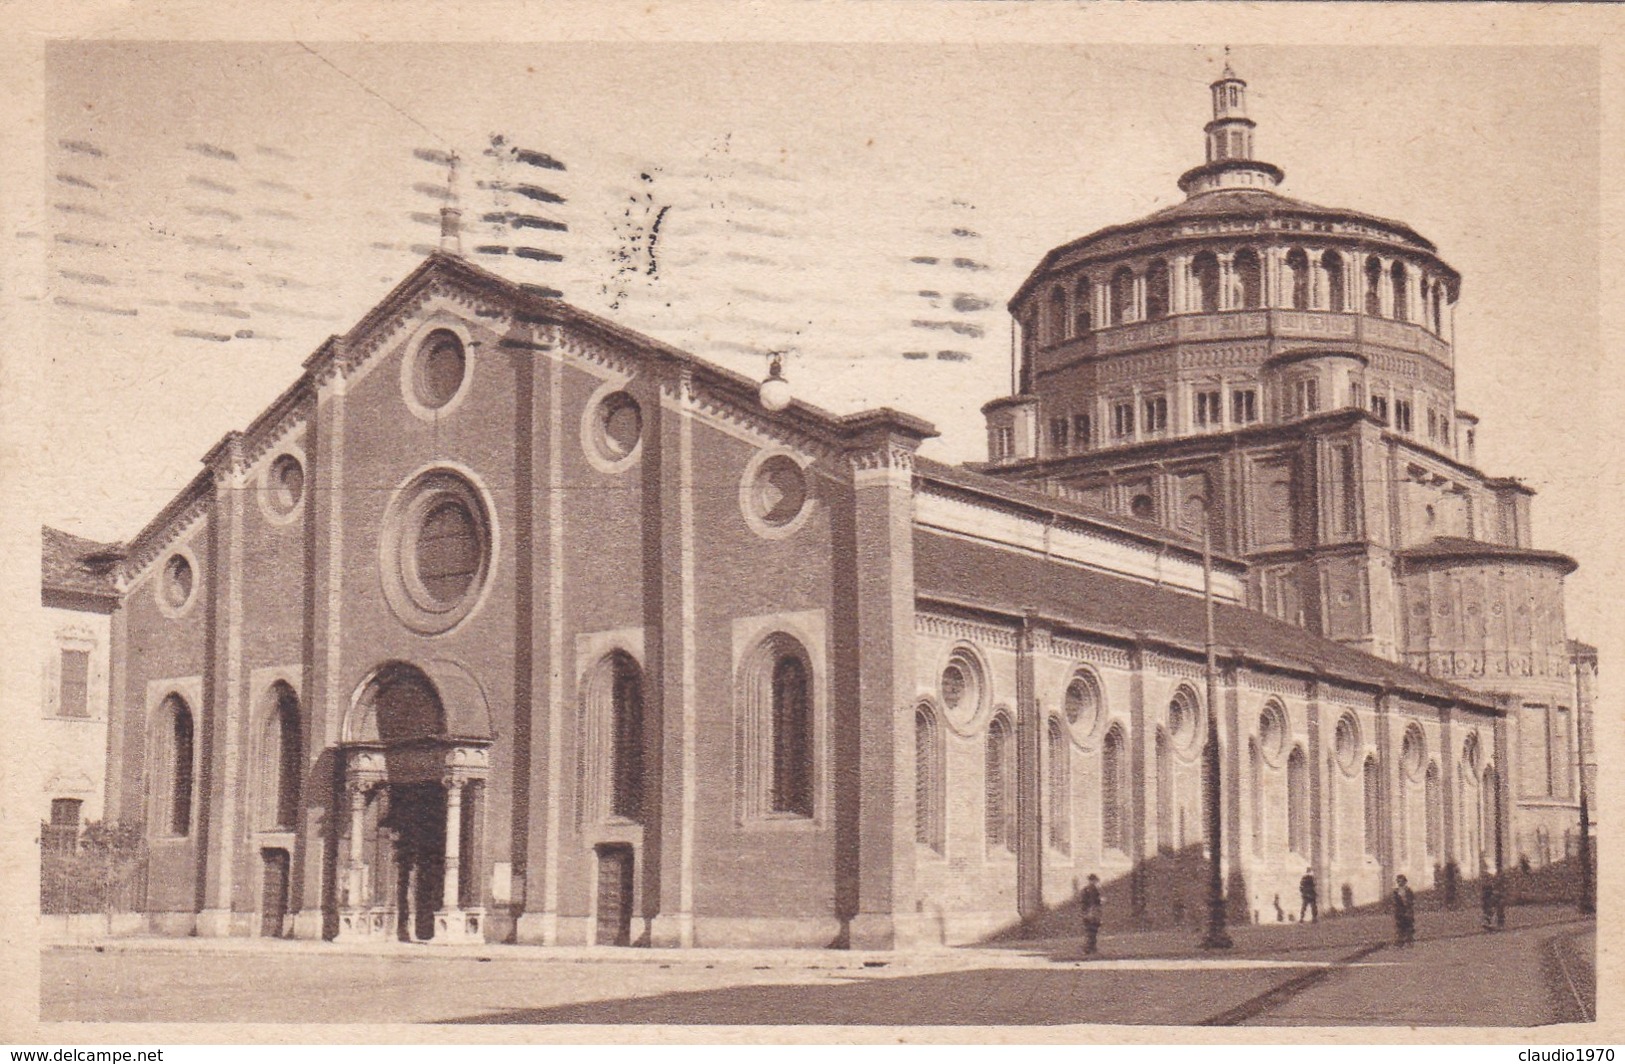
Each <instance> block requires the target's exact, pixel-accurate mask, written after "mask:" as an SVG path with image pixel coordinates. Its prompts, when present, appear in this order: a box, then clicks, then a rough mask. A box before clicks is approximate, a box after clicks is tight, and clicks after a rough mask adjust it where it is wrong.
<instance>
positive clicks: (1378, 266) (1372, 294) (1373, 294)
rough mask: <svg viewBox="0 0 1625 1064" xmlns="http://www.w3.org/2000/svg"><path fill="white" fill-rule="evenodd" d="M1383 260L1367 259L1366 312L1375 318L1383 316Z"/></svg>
mask: <svg viewBox="0 0 1625 1064" xmlns="http://www.w3.org/2000/svg"><path fill="white" fill-rule="evenodd" d="M1382 276H1383V275H1382V260H1380V259H1376V258H1369V259H1366V260H1365V312H1366V314H1368V315H1369V316H1371V317H1373V318H1380V317H1382Z"/></svg>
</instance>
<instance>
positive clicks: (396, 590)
mask: <svg viewBox="0 0 1625 1064" xmlns="http://www.w3.org/2000/svg"><path fill="white" fill-rule="evenodd" d="M381 549H382V557H381V558H380V564H381V566H382V570H383V576H384V590H385V594H386V596H387V597H388V599H389V602H390V605H391V606H392V607H393V608H394V609H395V612H396V614H397V615H398V616H399V617H400V618H401V619H402V620H403V621H405V622H406V624H407V625H408V627H411V628H413V629H415V630H417V631H420V632H427V633H431V634H434V633H439V632H444V631H448V630H450V629H451V628H452V627H453V626H455V625H456V624H457V623H458V622H460V621H461V620H462V619H463V618H464V617H466V616H468V614H469V613H470V612H472V610H473V609H474V606H475V605H476V604H477V603H478V602H479V599H480V593H481V592H482V591H484V589H485V585H486V578H487V576H488V575H489V572H490V568H491V554H492V539H491V519H490V515H489V513H488V512H487V510H486V507H485V503H484V500H483V499H482V498H481V496H480V493H479V491H478V490H477V489H475V487H474V486H473V485H472V484H470V483H469V482H468V481H467V480H465V479H463V478H462V477H461V476H459V475H457V474H455V473H452V472H450V471H447V470H435V471H433V472H430V473H426V474H424V475H422V476H420V477H418V478H417V479H416V480H414V481H413V482H412V483H411V484H410V485H409V486H408V487H407V488H406V489H405V490H404V491H402V492H401V493H400V494H399V495H398V496H396V498H395V500H394V501H393V502H392V503H391V504H390V510H389V513H387V514H386V515H385V517H384V536H383V541H382V544H381Z"/></svg>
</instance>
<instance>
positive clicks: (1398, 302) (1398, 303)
mask: <svg viewBox="0 0 1625 1064" xmlns="http://www.w3.org/2000/svg"><path fill="white" fill-rule="evenodd" d="M1390 278H1391V280H1392V282H1393V286H1394V320H1395V321H1410V320H1411V313H1410V311H1411V294H1410V284H1409V279H1408V277H1407V276H1406V273H1405V264H1404V263H1403V262H1396V263H1394V268H1393V270H1392V271H1391V272H1390Z"/></svg>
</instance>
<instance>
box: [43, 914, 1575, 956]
mask: <svg viewBox="0 0 1625 1064" xmlns="http://www.w3.org/2000/svg"><path fill="white" fill-rule="evenodd" d="M1580 922H1581V918H1580V917H1579V916H1578V914H1576V913H1575V912H1574V910H1573V909H1572V907H1567V906H1555V905H1549V906H1522V907H1518V908H1514V909H1508V910H1507V928H1508V929H1509V930H1512V929H1519V928H1525V927H1532V926H1544V925H1549V924H1553V925H1555V924H1563V923H1576V924H1578V923H1580ZM1483 933H1485V932H1482V931H1481V930H1480V928H1479V914H1478V912H1477V911H1476V910H1472V911H1469V910H1466V909H1462V910H1459V911H1456V912H1431V913H1430V912H1424V913H1421V914H1419V915H1418V920H1417V941H1418V942H1423V941H1431V940H1435V939H1441V938H1456V937H1461V936H1466V935H1477V934H1483ZM1230 935H1231V938H1232V940H1233V942H1234V946H1233V947H1232V948H1231V949H1229V950H1217V951H1207V950H1203V949H1202V948H1201V945H1200V941H1201V932H1200V931H1199V930H1196V929H1174V930H1167V929H1161V930H1152V931H1124V932H1116V933H1113V932H1111V931H1110V930H1109V929H1108V930H1107V931H1105V932H1104V933H1103V934H1102V935H1101V938H1100V943H1099V951H1098V952H1097V953H1096V954H1095V955H1094V956H1093V957H1090V956H1087V955H1085V954H1084V952H1083V938H1082V935H1081V934H1080V935H1078V936H1075V937H1067V938H1045V939H1030V940H1019V939H1018V940H1013V941H1006V942H999V943H994V944H988V945H974V946H925V947H917V948H910V949H905V950H836V949H825V950H819V949H788V948H772V949H721V948H703V947H702V948H693V949H645V948H627V947H624V946H622V947H617V946H537V945H514V944H507V943H494V942H488V943H480V944H475V945H457V946H438V945H435V944H433V943H415V942H357V943H338V942H327V941H317V940H309V939H272V938H246V937H242V938H238V937H231V938H173V937H162V936H130V937H116V938H104V939H91V940H81V941H71V942H59V943H44V944H42V948H47V949H54V950H61V951H75V950H91V951H95V952H99V953H105V952H128V953H167V954H194V955H196V954H211V955H212V954H234V955H254V954H266V955H277V956H288V955H299V954H310V955H320V956H330V957H331V956H376V957H390V958H396V959H413V960H425V961H433V960H443V959H462V960H467V959H481V960H486V959H488V960H492V961H497V960H500V961H517V962H522V963H523V962H535V963H546V964H572V963H573V964H646V965H659V966H671V965H683V966H685V967H686V966H702V967H703V966H716V965H725V966H728V967H740V966H744V967H757V966H766V967H772V968H801V969H821V970H843V969H870V970H874V969H907V970H930V971H942V970H951V969H956V968H967V967H976V968H988V967H995V968H1031V967H1045V966H1049V965H1053V964H1067V963H1085V964H1090V965H1102V966H1111V965H1112V964H1113V962H1118V961H1182V962H1186V963H1188V964H1199V965H1211V966H1213V967H1239V966H1252V965H1254V964H1256V962H1261V961H1267V962H1273V963H1275V964H1294V963H1296V964H1305V965H1325V964H1335V963H1338V962H1339V961H1341V960H1343V959H1345V958H1346V957H1348V955H1350V954H1354V953H1357V952H1360V951H1364V950H1366V949H1367V948H1368V947H1372V946H1378V945H1382V944H1385V943H1389V942H1391V941H1392V939H1393V921H1392V919H1391V918H1390V917H1388V916H1387V915H1386V914H1382V913H1361V914H1356V915H1352V916H1339V917H1328V918H1326V919H1323V920H1321V921H1320V922H1318V923H1308V924H1292V923H1288V924H1274V923H1272V924H1263V925H1256V926H1242V927H1233V928H1231V929H1230Z"/></svg>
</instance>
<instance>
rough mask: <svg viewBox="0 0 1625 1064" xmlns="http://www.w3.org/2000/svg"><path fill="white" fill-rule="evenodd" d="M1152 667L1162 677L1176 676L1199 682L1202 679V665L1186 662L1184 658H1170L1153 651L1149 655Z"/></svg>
mask: <svg viewBox="0 0 1625 1064" xmlns="http://www.w3.org/2000/svg"><path fill="white" fill-rule="evenodd" d="M1151 665H1152V667H1153V668H1154V669H1155V670H1156V671H1157V672H1158V673H1159V674H1161V675H1163V676H1177V677H1179V678H1181V679H1185V680H1200V679H1201V678H1202V665H1201V663H1200V662H1195V661H1187V660H1186V659H1184V658H1175V657H1170V656H1169V655H1167V654H1160V653H1157V652H1155V651H1153V652H1152V653H1151Z"/></svg>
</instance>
